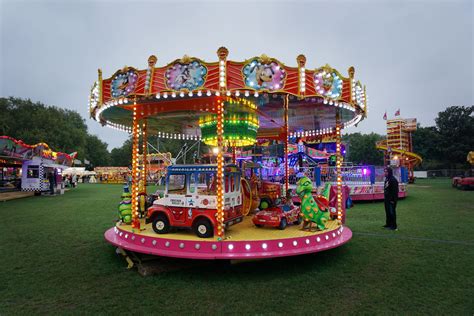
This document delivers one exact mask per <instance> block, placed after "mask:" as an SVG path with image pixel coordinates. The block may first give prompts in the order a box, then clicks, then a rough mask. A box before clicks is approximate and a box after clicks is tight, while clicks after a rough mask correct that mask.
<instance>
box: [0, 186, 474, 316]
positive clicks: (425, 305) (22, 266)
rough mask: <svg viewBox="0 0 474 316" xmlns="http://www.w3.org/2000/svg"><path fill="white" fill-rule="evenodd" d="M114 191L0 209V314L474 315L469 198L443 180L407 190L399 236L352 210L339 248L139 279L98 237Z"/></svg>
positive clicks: (112, 207) (112, 209)
mask: <svg viewBox="0 0 474 316" xmlns="http://www.w3.org/2000/svg"><path fill="white" fill-rule="evenodd" d="M149 189H151V188H149ZM120 192H121V186H119V185H93V184H87V185H81V186H79V188H77V189H75V190H71V191H69V192H67V193H66V194H65V195H64V196H56V197H32V198H26V199H21V200H15V201H9V202H4V203H2V204H0V216H1V218H2V220H1V221H0V254H1V257H0V258H1V260H0V267H1V269H0V280H1V281H0V315H7V314H15V313H21V314H27V313H32V314H70V313H87V314H92V313H107V314H109V313H110V314H112V313H114V314H115V313H118V314H128V313H139V314H151V313H154V314H201V315H202V314H317V313H322V314H338V313H344V314H381V313H396V314H407V313H410V314H471V315H472V314H473V312H474V303H473V302H474V300H473V297H474V278H473V268H474V229H473V225H474V191H459V190H456V189H453V188H451V186H450V184H449V180H446V179H441V180H438V179H435V180H424V181H421V180H419V181H418V182H417V184H416V185H413V186H410V188H409V197H408V198H407V199H406V200H403V201H400V202H399V205H398V208H397V212H398V224H399V228H400V230H399V231H398V232H392V231H386V230H384V229H382V228H381V226H382V225H383V224H384V217H385V214H384V210H383V203H363V204H357V205H356V206H355V207H354V208H352V209H350V210H349V212H348V217H347V224H348V226H350V227H351V229H352V230H353V232H354V237H353V239H352V240H351V241H350V242H349V243H348V244H346V245H345V246H343V247H340V248H336V249H333V250H330V251H326V252H322V253H317V254H312V255H305V256H298V257H292V258H283V259H273V260H267V261H257V262H250V263H242V264H237V265H229V264H225V263H222V262H218V263H209V264H206V265H204V266H194V267H191V268H189V269H185V270H178V271H173V272H167V273H163V274H159V275H155V276H152V277H146V278H144V277H141V276H140V275H138V274H137V272H136V271H134V270H127V269H126V264H125V263H124V261H123V260H122V258H120V257H118V256H117V255H116V254H115V251H114V248H113V247H112V246H110V245H109V244H107V243H106V242H105V241H104V238H103V233H104V231H105V230H106V229H108V228H109V227H111V226H112V225H113V222H114V220H115V216H116V206H117V203H118V201H119V196H120Z"/></svg>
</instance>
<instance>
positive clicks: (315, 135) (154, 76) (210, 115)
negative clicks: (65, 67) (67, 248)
mask: <svg viewBox="0 0 474 316" xmlns="http://www.w3.org/2000/svg"><path fill="white" fill-rule="evenodd" d="M217 56H218V59H219V60H218V62H211V63H207V62H204V61H202V60H200V59H198V58H192V57H189V56H184V57H183V58H181V59H178V60H175V61H173V62H172V63H170V64H168V65H166V66H164V67H155V64H156V62H157V58H156V57H155V56H150V58H149V59H148V67H147V69H145V70H138V69H135V68H133V67H125V68H124V69H121V70H118V71H117V72H116V73H115V74H114V75H113V76H112V77H110V78H108V79H103V78H102V71H101V70H99V76H98V81H97V82H95V83H94V85H93V87H92V89H91V95H90V98H89V110H90V115H91V117H92V118H93V119H95V120H96V121H98V122H100V123H101V124H102V125H105V126H110V127H112V128H115V129H118V130H123V131H126V132H129V133H131V134H132V144H133V149H132V189H131V193H132V216H133V221H132V222H133V225H132V233H139V232H140V230H139V229H138V228H140V221H139V219H138V207H137V206H138V199H139V196H138V194H139V191H140V188H139V186H142V188H143V187H144V186H145V185H146V177H143V174H144V172H146V171H144V170H145V168H144V166H141V163H140V161H139V159H138V155H139V154H140V148H141V150H142V151H146V146H144V144H146V137H147V136H148V135H156V136H158V137H162V138H171V139H183V140H188V139H189V140H201V141H204V142H205V143H207V144H210V145H211V146H215V147H216V148H217V181H216V182H217V216H216V218H217V219H218V221H219V227H218V230H217V232H218V234H217V235H218V236H217V237H218V240H221V241H222V242H225V240H224V225H223V224H222V223H223V220H224V212H223V208H224V201H223V194H224V186H223V168H224V159H223V153H224V150H223V149H224V147H225V146H232V147H235V146H244V145H247V144H252V143H254V142H255V140H257V139H273V140H278V141H281V142H283V143H284V144H285V179H286V181H285V182H286V183H285V190H286V191H288V189H289V187H288V139H289V138H290V137H306V138H307V139H315V140H317V139H319V138H321V137H323V136H324V135H326V136H332V137H334V138H335V139H336V142H337V145H336V156H337V157H336V167H337V173H338V177H337V192H338V193H337V219H338V221H337V225H338V227H339V226H341V225H342V224H343V223H342V220H343V216H342V198H341V197H342V195H341V187H342V180H341V175H340V173H341V164H342V156H341V145H340V144H341V131H342V129H343V128H346V127H349V126H352V125H354V124H357V123H359V122H360V121H361V120H362V119H363V118H365V117H366V115H367V111H368V106H367V103H368V98H367V96H366V93H365V87H362V85H361V83H360V82H358V81H356V80H355V79H354V74H355V70H354V67H350V68H349V70H348V77H345V76H343V75H341V74H340V73H339V72H338V71H337V70H335V69H333V68H331V67H330V66H329V65H325V66H324V67H320V68H317V69H315V70H309V69H307V68H306V67H305V65H306V57H305V56H303V55H299V56H298V57H297V63H298V67H297V68H294V67H288V66H285V65H284V64H283V63H281V62H279V61H278V60H276V59H274V58H270V57H268V56H265V55H262V56H260V57H253V58H251V59H248V60H245V61H243V62H238V61H230V60H227V56H228V50H227V49H226V48H224V47H221V48H219V50H218V51H217ZM140 139H141V140H140ZM140 144H142V145H141V146H140ZM142 154H146V152H143V153H142ZM340 228H341V229H340V230H337V235H343V233H342V231H343V227H340ZM121 229H122V227H115V229H114V231H115V232H118V231H120V230H121ZM347 231H348V232H347ZM349 232H350V230H346V234H349ZM117 234H118V233H117ZM333 235H334V236H336V233H334V234H333ZM324 237H325V239H326V240H329V238H330V236H329V235H326V236H324ZM346 237H347V235H346ZM349 238H350V237H349ZM142 239H143V240H145V241H146V238H145V237H143V238H142ZM318 239H319V237H318ZM321 240H323V239H322V238H321ZM145 241H144V242H145ZM267 244H268V242H266V243H265V245H267ZM297 244H298V245H301V244H305V243H304V242H301V243H297ZM233 245H234V246H235V247H236V248H237V249H238V245H237V244H236V243H233ZM229 246H230V244H229ZM224 248H226V249H228V247H222V252H224ZM253 248H254V247H252V249H253ZM262 248H263V246H262ZM278 248H280V247H278ZM264 249H266V248H264ZM270 249H271V247H270V244H269V249H268V251H269V250H270ZM326 249H327V248H326ZM234 251H235V250H234ZM313 251H314V250H313ZM294 254H296V253H294Z"/></svg>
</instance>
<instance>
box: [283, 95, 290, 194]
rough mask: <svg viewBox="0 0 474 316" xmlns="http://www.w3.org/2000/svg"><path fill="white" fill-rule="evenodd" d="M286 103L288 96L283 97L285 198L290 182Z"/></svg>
mask: <svg viewBox="0 0 474 316" xmlns="http://www.w3.org/2000/svg"><path fill="white" fill-rule="evenodd" d="M288 101H289V96H288V94H287V95H286V96H285V99H284V108H285V114H284V115H285V126H284V128H285V132H284V134H285V196H286V194H287V192H288V187H289V182H290V176H289V168H288V135H289V133H288Z"/></svg>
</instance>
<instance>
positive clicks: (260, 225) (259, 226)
mask: <svg viewBox="0 0 474 316" xmlns="http://www.w3.org/2000/svg"><path fill="white" fill-rule="evenodd" d="M255 226H257V227H258V228H262V227H263V225H262V224H255Z"/></svg>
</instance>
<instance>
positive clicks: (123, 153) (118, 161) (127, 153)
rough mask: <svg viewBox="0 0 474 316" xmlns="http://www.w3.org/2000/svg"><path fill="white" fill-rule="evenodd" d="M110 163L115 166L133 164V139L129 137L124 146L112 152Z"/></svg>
mask: <svg viewBox="0 0 474 316" xmlns="http://www.w3.org/2000/svg"><path fill="white" fill-rule="evenodd" d="M110 163H111V165H112V166H114V167H129V166H131V165H132V139H131V138H129V139H127V140H126V141H125V142H124V143H123V145H122V147H119V148H114V149H112V151H111V152H110Z"/></svg>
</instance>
